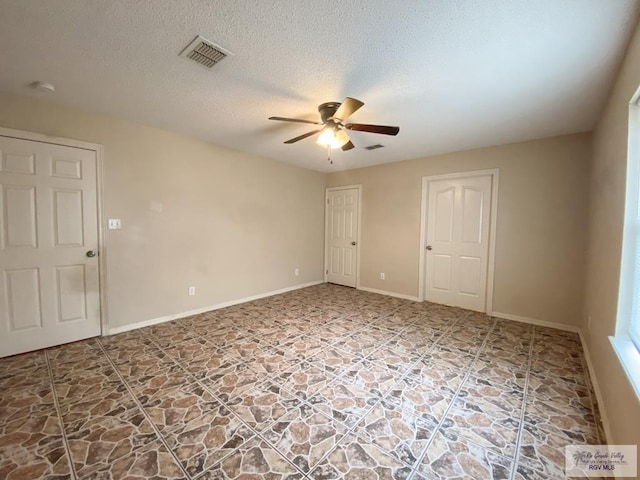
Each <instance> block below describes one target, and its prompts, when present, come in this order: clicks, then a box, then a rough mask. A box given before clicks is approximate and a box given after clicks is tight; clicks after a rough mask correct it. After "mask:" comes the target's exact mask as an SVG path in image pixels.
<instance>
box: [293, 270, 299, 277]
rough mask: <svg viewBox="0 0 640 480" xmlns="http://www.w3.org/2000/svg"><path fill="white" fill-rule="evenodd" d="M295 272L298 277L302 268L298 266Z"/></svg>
mask: <svg viewBox="0 0 640 480" xmlns="http://www.w3.org/2000/svg"><path fill="white" fill-rule="evenodd" d="M293 274H294V275H295V276H296V277H297V276H298V275H300V269H299V268H296V269H295V270H294V271H293Z"/></svg>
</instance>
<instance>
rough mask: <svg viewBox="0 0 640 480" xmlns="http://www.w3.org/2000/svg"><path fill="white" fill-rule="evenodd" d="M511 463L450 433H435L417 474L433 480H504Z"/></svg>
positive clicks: (507, 476) (508, 472)
mask: <svg viewBox="0 0 640 480" xmlns="http://www.w3.org/2000/svg"><path fill="white" fill-rule="evenodd" d="M512 464H513V462H512V460H510V459H509V458H506V457H503V456H501V455H498V454H496V453H494V452H492V451H491V450H487V449H485V448H482V447H480V446H478V445H476V444H474V443H473V442H470V441H469V440H466V439H464V438H462V437H459V436H457V435H455V434H453V433H452V432H449V431H444V432H440V431H439V432H437V433H436V434H435V437H434V440H433V443H432V444H431V446H430V447H429V448H428V449H427V451H426V453H425V455H424V458H423V459H422V461H421V463H420V466H419V471H420V472H422V473H424V474H425V475H426V476H427V477H429V478H433V479H437V480H448V479H452V480H453V479H456V480H458V479H461V480H462V479H465V480H507V479H508V478H509V475H510V472H511V467H512Z"/></svg>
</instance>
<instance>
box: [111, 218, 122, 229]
mask: <svg viewBox="0 0 640 480" xmlns="http://www.w3.org/2000/svg"><path fill="white" fill-rule="evenodd" d="M121 228H122V222H121V221H120V219H119V218H110V219H109V230H120V229H121Z"/></svg>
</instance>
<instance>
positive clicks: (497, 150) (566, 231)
mask: <svg viewBox="0 0 640 480" xmlns="http://www.w3.org/2000/svg"><path fill="white" fill-rule="evenodd" d="M590 144H591V136H590V134H579V135H569V136H562V137H555V138H548V139H543V140H536V141H530V142H524V143H517V144H511V145H503V146H498V147H490V148H483V149H478V150H470V151H465V152H458V153H452V154H447V155H440V156H434V157H428V158H423V159H417V160H410V161H404V162H398V163H393V164H387V165H381V166H376V167H369V168H362V169H357V170H350V171H346V172H339V173H333V174H330V175H329V176H328V180H327V185H328V186H340V185H351V184H362V186H363V191H362V241H361V247H362V250H361V260H362V262H361V284H362V286H365V287H369V288H374V289H378V290H385V291H388V292H394V293H400V294H404V295H410V296H418V279H419V262H418V257H419V253H420V252H419V249H420V246H419V235H420V204H421V189H422V177H424V176H428V175H439V174H444V173H452V172H464V171H472V170H482V169H490V168H499V170H500V182H499V195H498V223H497V238H496V259H495V283H494V287H495V290H494V303H493V308H494V311H496V312H500V313H506V314H511V315H517V316H520V317H526V318H529V319H535V320H543V321H548V322H555V323H562V324H568V325H574V326H577V325H579V323H580V318H581V304H582V287H583V278H584V256H585V249H586V229H587V204H588V185H589V158H590V155H591V152H590ZM380 272H384V273H385V277H386V279H385V280H380V277H379V274H380Z"/></svg>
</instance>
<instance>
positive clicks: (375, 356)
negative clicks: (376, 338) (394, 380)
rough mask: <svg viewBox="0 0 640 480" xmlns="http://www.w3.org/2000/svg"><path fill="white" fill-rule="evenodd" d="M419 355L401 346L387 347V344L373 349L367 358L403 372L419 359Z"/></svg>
mask: <svg viewBox="0 0 640 480" xmlns="http://www.w3.org/2000/svg"><path fill="white" fill-rule="evenodd" d="M420 358H421V355H419V354H417V353H415V352H411V351H408V350H405V349H404V348H401V347H397V346H396V347H395V348H392V347H389V346H387V345H385V346H383V347H380V348H378V349H377V350H374V351H373V352H372V353H370V354H369V355H368V356H367V360H370V361H372V362H375V363H377V364H379V365H382V366H384V367H387V368H388V369H389V370H393V371H396V372H398V373H400V374H404V373H405V372H406V371H407V370H409V369H410V368H411V367H413V366H414V364H415V363H416V362H417V361H418V360H420Z"/></svg>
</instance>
